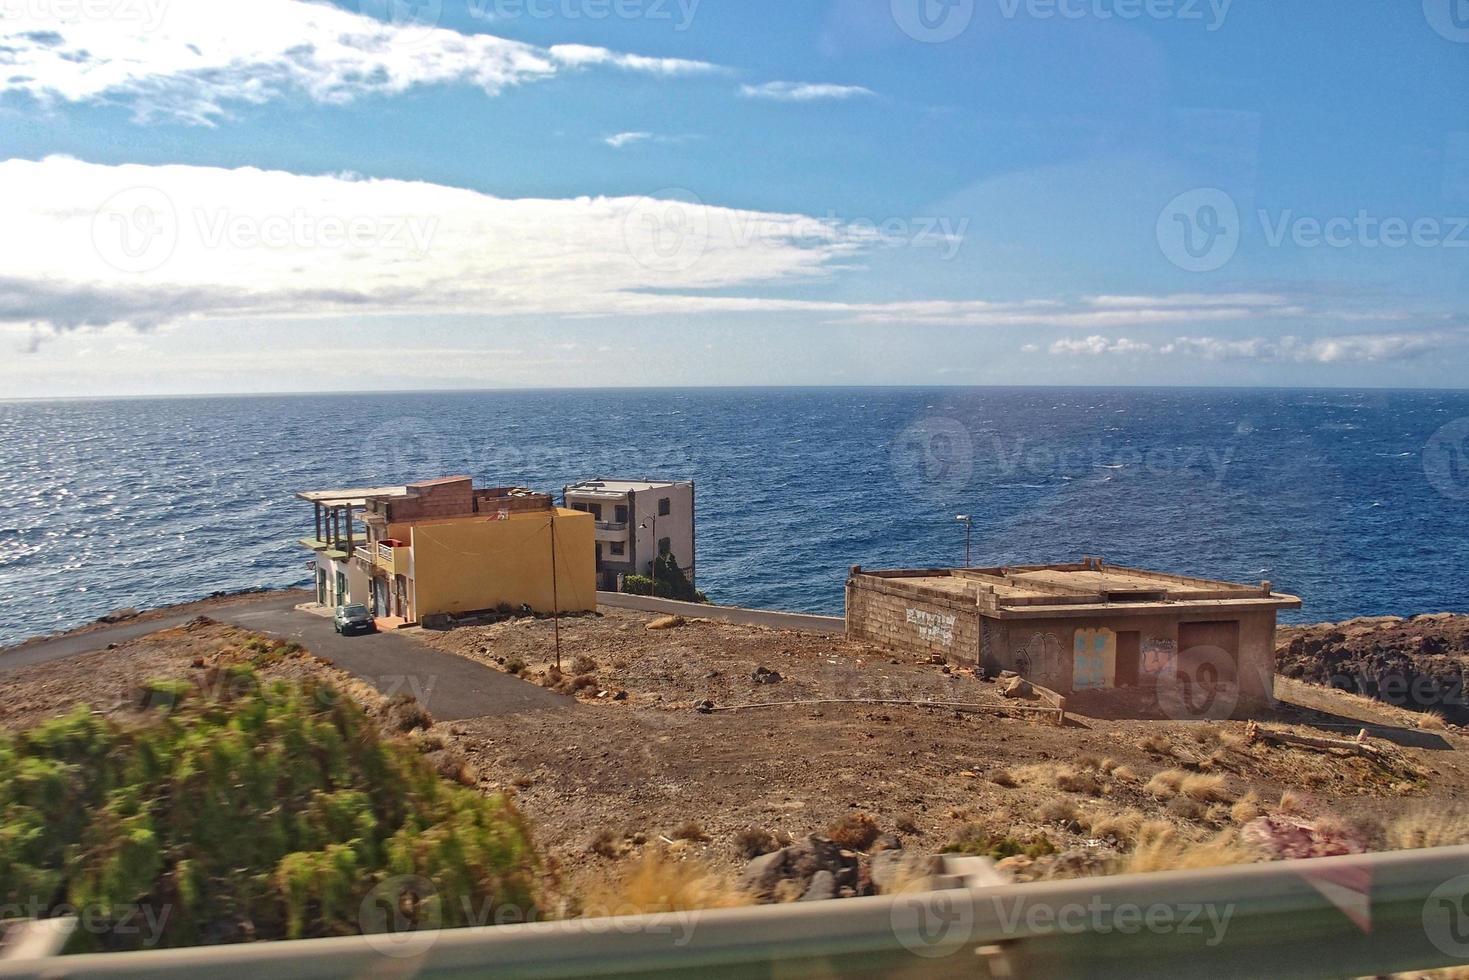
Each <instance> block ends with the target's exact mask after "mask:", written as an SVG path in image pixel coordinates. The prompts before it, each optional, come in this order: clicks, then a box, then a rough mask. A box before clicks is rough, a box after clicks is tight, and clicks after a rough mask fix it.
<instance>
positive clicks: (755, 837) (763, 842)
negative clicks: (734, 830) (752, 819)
mask: <svg viewBox="0 0 1469 980" xmlns="http://www.w3.org/2000/svg"><path fill="white" fill-rule="evenodd" d="M778 850H780V843H779V842H778V841H777V840H776V839H775V835H774V834H772V833H771V832H770V831H768V830H762V829H760V828H759V827H750V828H747V829H745V830H742V831H740V832H739V833H738V834H735V853H736V854H737V855H739V857H740V858H742V859H743V860H746V861H749V860H751V859H752V858H757V857H759V856H760V855H762V854H770V853H772V852H774V851H778Z"/></svg>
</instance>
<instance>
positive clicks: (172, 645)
mask: <svg viewBox="0 0 1469 980" xmlns="http://www.w3.org/2000/svg"><path fill="white" fill-rule="evenodd" d="M656 618H657V617H655V616H653V615H651V614H644V613H636V612H629V611H622V610H611V609H607V610H604V611H603V613H602V614H601V615H598V616H593V617H584V618H577V619H567V620H563V621H562V624H561V640H562V662H563V666H564V668H565V671H564V673H563V674H562V675H561V677H560V679H559V680H557V679H556V676H555V675H554V674H552V672H551V670H550V668H551V666H552V662H553V657H554V646H553V642H552V637H553V624H552V623H551V622H549V621H544V620H533V619H524V620H512V621H509V622H504V623H500V624H497V625H493V626H485V627H473V628H466V629H460V630H456V631H453V632H449V633H429V632H422V631H410V635H414V636H416V637H417V638H418V639H420V640H421V641H422V642H425V643H428V644H431V645H433V646H435V647H438V648H440V649H444V650H448V651H452V652H455V653H458V654H460V655H463V656H466V657H470V658H472V659H477V660H480V661H482V662H485V663H488V664H492V665H495V666H497V667H499V668H500V669H507V668H522V669H523V672H524V674H525V676H527V677H528V678H530V679H531V681H532V682H538V683H543V684H546V685H548V686H556V687H559V688H560V689H571V688H573V687H575V688H577V690H576V691H575V693H574V694H568V695H567V697H566V701H565V708H564V710H558V709H551V710H544V711H537V712H533V713H528V714H523V715H511V716H506V717H493V718H480V719H475V720H471V721H460V722H453V723H450V724H439V725H437V726H435V728H434V733H435V734H436V735H439V736H441V737H442V739H443V740H444V741H445V742H446V743H447V749H446V751H447V752H449V753H450V754H452V755H454V756H456V757H458V758H462V759H463V760H465V761H467V763H468V769H467V770H466V773H465V774H461V776H459V777H458V778H465V779H466V780H467V781H469V782H473V783H477V784H478V785H479V786H480V787H481V788H482V789H483V790H484V791H485V792H494V791H503V792H507V793H510V794H513V795H514V796H515V797H516V799H517V801H518V804H519V805H520V807H521V808H522V809H523V810H524V811H525V812H526V814H527V815H528V816H529V817H530V818H531V820H532V822H533V825H534V828H535V833H536V836H537V840H538V842H539V843H540V844H541V846H542V847H543V848H544V849H545V851H546V852H547V854H548V855H549V859H550V860H549V863H548V871H549V872H551V873H552V875H553V876H559V878H560V879H561V880H563V881H564V882H565V883H568V884H572V885H574V884H575V883H576V882H578V881H579V880H580V879H582V878H601V877H605V876H606V875H607V874H608V872H609V870H611V869H615V868H616V867H618V866H619V865H618V862H620V861H625V860H627V859H629V858H630V857H632V856H633V855H636V854H637V853H638V852H639V851H640V850H641V849H643V848H644V847H648V846H659V845H660V844H662V843H663V842H664V841H675V842H676V844H675V847H676V848H677V849H678V850H680V851H683V852H685V853H689V854H693V855H698V856H700V857H702V858H704V859H705V860H706V861H707V862H708V863H710V864H711V865H712V866H714V867H715V868H716V869H718V870H721V871H727V872H730V873H733V872H735V871H736V870H737V869H738V868H739V867H741V866H742V865H743V863H744V857H743V856H742V855H741V854H740V853H739V850H738V846H737V843H736V841H737V836H738V835H739V834H740V833H741V832H743V831H746V830H750V829H757V830H761V831H766V832H769V833H772V834H777V835H781V834H784V835H789V836H791V837H793V838H800V837H802V836H804V835H806V834H809V833H813V832H822V831H824V830H825V829H826V828H827V827H828V826H829V825H831V824H832V823H834V822H835V821H837V820H839V819H841V818H843V817H845V816H847V815H849V814H852V813H854V812H861V813H868V814H871V815H872V816H873V817H875V818H876V820H877V822H878V824H879V825H880V826H881V827H882V828H883V829H884V830H890V831H897V832H899V833H900V834H901V836H902V838H903V840H904V842H905V845H906V846H907V847H908V848H910V849H922V850H928V851H938V850H940V849H942V848H943V846H944V845H945V844H946V843H948V842H949V841H950V839H951V838H952V837H953V836H954V835H955V833H956V832H958V831H959V829H960V828H961V827H963V826H965V825H969V824H979V825H982V826H984V827H987V828H992V829H994V830H995V831H997V832H1002V833H1003V834H1005V835H1006V836H1013V837H1015V838H1017V839H1021V840H1030V839H1033V838H1035V837H1037V836H1039V835H1044V836H1045V837H1046V838H1047V839H1048V840H1050V841H1052V842H1053V843H1054V844H1055V846H1056V847H1057V848H1058V849H1062V850H1065V849H1068V848H1083V849H1087V848H1090V849H1096V850H1104V851H1105V850H1117V849H1121V848H1123V847H1125V841H1124V840H1121V839H1119V836H1124V837H1125V835H1111V834H1108V835H1105V836H1104V835H1103V833H1102V830H1101V828H1102V827H1103V826H1105V825H1106V823H1107V821H1108V820H1112V821H1113V822H1114V823H1115V822H1117V820H1121V821H1122V822H1124V823H1125V822H1126V821H1127V820H1133V821H1136V820H1138V819H1142V818H1144V817H1146V818H1162V819H1165V820H1169V821H1172V822H1173V823H1175V824H1177V825H1179V826H1180V827H1182V828H1185V830H1186V831H1188V832H1191V833H1197V834H1199V835H1203V834H1206V833H1209V832H1212V831H1216V830H1219V829H1223V828H1227V827H1231V826H1236V825H1238V824H1239V823H1240V822H1241V820H1242V816H1248V815H1249V814H1250V813H1252V812H1259V813H1270V812H1273V811H1276V810H1280V809H1288V810H1290V811H1291V812H1295V813H1299V814H1303V815H1305V816H1307V817H1326V816H1330V817H1333V818H1340V819H1341V820H1343V821H1346V822H1348V823H1350V824H1352V825H1353V826H1354V827H1358V828H1362V832H1363V833H1364V835H1366V836H1368V837H1371V836H1373V833H1374V830H1373V828H1378V827H1380V826H1382V825H1383V824H1385V823H1387V822H1389V821H1390V820H1391V819H1393V818H1394V817H1395V816H1397V815H1399V814H1402V813H1405V812H1409V811H1414V810H1424V809H1433V810H1438V811H1442V810H1445V809H1450V808H1452V807H1454V806H1455V805H1457V804H1458V803H1459V802H1460V801H1462V799H1463V798H1464V796H1465V793H1466V791H1469V769H1466V766H1465V761H1464V760H1465V756H1464V753H1463V749H1464V748H1465V747H1466V745H1469V741H1466V738H1465V735H1464V734H1463V733H1462V732H1461V731H1460V730H1459V729H1458V728H1456V727H1454V726H1452V725H1446V724H1444V723H1443V722H1442V721H1441V720H1438V719H1429V720H1427V721H1425V720H1424V716H1422V715H1419V714H1414V713H1410V712H1406V711H1402V710H1400V709H1396V708H1391V707H1388V706H1385V705H1381V704H1377V703H1375V702H1372V701H1369V700H1367V699H1364V698H1359V697H1354V696H1351V695H1346V694H1343V693H1340V692H1336V691H1332V690H1329V689H1326V688H1322V687H1316V686H1312V685H1308V684H1305V683H1302V682H1298V681H1292V680H1288V679H1282V680H1281V682H1280V685H1279V691H1278V694H1279V695H1280V698H1281V702H1282V703H1281V705H1280V708H1279V710H1278V711H1277V712H1275V713H1274V714H1273V715H1272V716H1271V717H1270V718H1267V719H1263V720H1264V721H1265V723H1266V724H1267V725H1268V726H1269V727H1272V728H1275V729H1279V730H1289V731H1293V732H1297V733H1302V734H1308V735H1314V736H1322V737H1334V738H1340V737H1343V736H1347V737H1350V736H1352V735H1355V733H1356V731H1357V730H1358V729H1359V728H1360V727H1362V726H1371V729H1372V732H1373V734H1374V736H1382V737H1381V738H1380V739H1377V738H1375V739H1374V742H1376V743H1377V744H1381V745H1383V746H1384V747H1385V748H1386V750H1387V756H1386V758H1385V761H1383V760H1371V759H1368V758H1363V757H1359V756H1356V755H1348V754H1341V753H1332V752H1322V751H1318V750H1315V749H1306V748H1287V747H1281V746H1276V745H1268V744H1263V743H1260V742H1255V743H1248V742H1247V741H1246V737H1245V733H1246V723H1245V722H1242V721H1229V722H1218V723H1210V722H1175V721H1157V720H1145V719H1128V718H1121V719H1116V718H1114V719H1104V718H1098V717H1092V716H1088V715H1086V714H1071V715H1070V716H1069V719H1068V723H1067V725H1066V727H1064V728H1062V727H1055V726H1054V725H1052V724H1049V723H1047V722H1046V721H1045V720H1043V718H1042V717H1041V716H1038V715H1024V714H1021V713H1019V712H1017V711H1016V710H1015V703H1014V702H1009V701H1006V700H1005V699H1004V698H1003V697H1001V696H1000V694H999V691H998V686H997V685H996V684H994V683H991V682H987V681H984V680H982V679H980V678H977V677H975V676H974V674H973V673H971V672H969V671H965V670H959V669H949V671H948V672H945V671H946V668H945V667H943V666H941V665H937V664H928V663H917V662H913V661H911V660H909V659H907V658H903V657H896V656H894V655H892V654H890V653H887V652H884V651H880V650H877V649H874V648H872V647H869V646H866V645H864V644H859V643H852V642H849V641H847V640H846V639H844V638H842V637H826V636H818V635H813V634H800V633H792V632H783V631H774V630H762V629H755V628H746V627H737V626H729V625H725V624H718V623H712V622H704V621H694V622H689V623H687V624H685V625H682V626H678V627H676V628H672V629H666V630H650V629H649V628H648V626H649V623H650V622H652V621H653V620H654V619H656ZM247 637H248V634H245V633H243V632H242V631H240V630H236V629H234V628H232V627H227V626H223V625H220V624H209V623H196V624H192V625H190V626H187V627H183V628H178V629H171V630H166V631H163V632H160V633H157V634H153V635H151V636H147V637H143V638H140V639H137V640H133V641H130V642H127V643H124V644H122V645H120V646H119V647H118V648H117V649H114V650H108V651H104V652H99V653H96V654H91V655H88V656H83V657H78V658H74V659H71V660H67V661H63V662H57V663H51V664H46V665H40V666H35V667H28V668H22V669H18V670H15V671H12V672H9V673H6V674H4V675H0V727H3V728H5V729H10V730H14V729H17V728H21V727H26V726H29V725H32V724H34V723H35V722H37V721H39V720H41V719H43V718H45V717H49V716H52V715H55V714H59V713H63V712H65V711H67V710H70V708H71V707H72V706H74V705H76V704H79V703H87V704H90V705H92V706H93V707H94V708H95V709H97V710H102V711H126V710H134V708H135V704H136V697H137V695H136V691H137V686H138V684H139V683H140V682H141V681H143V680H146V679H149V678H152V677H158V676H169V675H189V674H190V673H191V672H197V671H200V670H201V669H203V668H202V667H201V666H200V665H201V664H203V665H205V666H207V665H208V664H210V663H211V662H212V660H213V658H217V657H219V656H222V655H223V653H222V651H227V650H229V649H232V648H237V647H238V646H239V645H240V643H241V642H242V640H243V639H244V638H247ZM578 658H584V659H581V660H579V659H578ZM573 665H574V667H573ZM760 668H764V669H765V670H766V671H775V672H778V673H779V674H780V679H779V681H778V682H774V683H757V681H756V680H755V679H754V676H753V675H754V673H755V672H756V671H757V670H758V669H760ZM264 669H265V672H266V673H267V674H269V675H272V676H293V675H297V676H299V675H300V674H302V673H307V672H309V673H312V674H315V675H318V676H321V677H323V678H324V679H328V680H331V681H333V682H335V683H337V684H339V685H341V686H342V687H343V688H344V689H346V690H347V691H348V692H349V693H350V694H352V696H354V697H357V698H358V699H359V700H362V701H363V703H364V704H366V705H368V706H369V707H370V709H371V708H381V698H380V697H379V696H378V695H377V694H376V693H375V692H373V691H371V690H370V689H368V688H367V687H366V686H365V685H363V684H361V683H359V682H357V681H355V680H354V679H351V678H349V677H347V676H346V675H344V674H342V673H341V672H340V671H339V670H337V669H335V668H333V667H330V666H329V665H326V664H324V663H322V662H320V661H317V660H316V659H315V658H314V657H311V656H309V655H305V654H303V655H297V656H292V657H288V658H284V659H283V660H281V661H280V662H273V663H271V664H269V665H267V666H266V667H265V668H264ZM578 677H583V678H586V679H585V680H576V678H578ZM624 694H625V697H622V698H621V699H619V698H620V696H622V695H624ZM818 698H839V699H906V700H941V701H945V702H960V703H964V704H967V705H973V706H976V709H978V710H977V711H976V712H958V713H956V711H954V710H953V709H948V708H944V709H941V708H935V707H911V706H899V705H875V704H823V705H819V706H813V705H785V706H773V707H766V708H759V709H754V710H744V711H728V712H726V711H715V712H714V713H708V714H704V713H699V712H698V711H696V710H695V705H696V703H699V702H703V701H705V700H706V699H707V700H710V701H712V702H714V704H715V706H716V708H722V707H729V706H737V705H746V704H756V703H762V704H773V703H775V702H786V701H806V700H814V699H818ZM1425 724H1426V725H1431V726H1433V727H1427V728H1425V727H1417V726H1419V725H1425ZM1159 773H1165V774H1167V773H1172V774H1174V777H1173V781H1174V782H1177V779H1178V778H1180V777H1181V776H1183V775H1198V776H1217V777H1220V778H1219V780H1218V781H1217V784H1218V785H1217V786H1216V787H1215V788H1214V790H1212V791H1211V792H1209V793H1208V794H1207V795H1205V796H1204V797H1202V798H1197V799H1196V798H1194V797H1192V796H1190V795H1188V794H1185V793H1180V792H1176V791H1174V790H1169V789H1168V787H1167V785H1166V784H1167V783H1168V779H1167V778H1164V779H1163V780H1161V782H1160V781H1159V780H1154V777H1155V776H1156V775H1157V774H1159ZM1160 786H1161V788H1160ZM1283 794H1285V795H1286V796H1287V803H1286V804H1284V805H1282V804H1281V802H1280V801H1281V799H1282V795H1283ZM1235 804H1240V805H1239V806H1236V805H1235Z"/></svg>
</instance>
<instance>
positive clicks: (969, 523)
mask: <svg viewBox="0 0 1469 980" xmlns="http://www.w3.org/2000/svg"><path fill="white" fill-rule="evenodd" d="M954 520H956V521H959V522H960V523H962V524H963V525H964V567H965V568H969V567H970V566H971V565H972V564H973V561H972V560H971V559H970V551H969V541H970V537H971V536H972V535H973V533H974V518H972V517H970V516H969V515H968V514H960V515H959V516H958V517H956V518H954Z"/></svg>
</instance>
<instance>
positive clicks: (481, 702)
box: [0, 596, 575, 721]
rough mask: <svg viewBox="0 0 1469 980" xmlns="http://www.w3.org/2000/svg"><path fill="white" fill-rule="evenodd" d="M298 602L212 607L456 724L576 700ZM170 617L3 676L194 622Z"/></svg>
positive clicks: (122, 628)
mask: <svg viewBox="0 0 1469 980" xmlns="http://www.w3.org/2000/svg"><path fill="white" fill-rule="evenodd" d="M298 601H299V600H298V597H296V596H290V597H282V596H270V597H264V598H262V599H260V600H259V601H258V602H242V603H237V604H235V605H231V606H226V607H222V608H219V609H215V610H209V611H207V612H206V614H207V615H208V616H209V617H210V618H211V619H215V620H218V621H219V622H222V623H229V624H231V625H234V626H240V627H243V628H244V629H249V630H255V631H256V632H259V633H265V634H267V635H270V636H274V637H278V638H280V639H283V640H295V641H296V642H297V643H300V644H301V645H302V646H304V647H305V648H306V649H308V650H310V651H311V652H312V653H314V654H316V655H317V656H319V657H325V658H326V659H328V660H330V661H332V662H333V663H334V664H336V665H337V666H338V667H340V668H341V669H343V670H345V671H347V672H349V673H351V674H355V675H356V676H357V677H359V678H361V679H362V680H364V681H366V682H367V683H369V684H371V685H372V686H373V687H375V688H377V690H379V691H381V692H382V693H383V694H386V695H388V696H393V695H397V694H405V693H406V694H411V695H413V696H414V697H416V698H418V700H419V701H420V702H421V703H422V704H423V706H424V707H426V708H427V709H428V710H429V713H430V714H432V715H433V716H434V718H435V719H437V720H438V721H459V720H462V719H465V718H482V717H486V716H489V715H509V714H516V713H518V712H522V711H545V710H554V709H560V710H569V709H571V708H573V707H574V706H575V702H574V701H573V700H572V699H570V698H567V697H565V696H563V695H560V694H555V693H552V692H551V691H547V690H546V689H544V688H541V687H537V686H536V685H534V684H530V683H528V682H526V681H523V680H520V679H519V678H517V677H511V676H510V675H509V674H506V673H503V672H501V671H498V670H494V669H492V668H490V667H486V666H484V665H483V664H480V663H476V662H475V661H473V660H469V659H467V658H465V657H459V656H455V655H454V654H452V653H444V652H443V651H440V650H435V649H433V648H432V647H429V646H427V645H425V644H422V643H419V642H417V641H415V640H412V639H409V638H408V637H406V636H403V635H400V634H397V633H379V634H376V635H373V636H359V637H344V636H338V635H337V632H336V630H334V629H333V628H332V621H331V620H330V619H327V618H325V617H322V616H313V615H312V614H310V613H305V612H300V611H298V610H297V609H296V608H295V606H296V603H297V602H298ZM194 615H195V614H190V615H187V616H171V617H164V618H162V619H152V620H147V621H145V622H136V623H119V624H118V625H116V626H109V627H106V628H104V629H99V630H94V631H92V632H90V633H82V634H77V635H73V636H59V637H57V638H55V639H54V640H43V641H41V642H39V643H32V644H30V645H29V646H26V647H24V648H22V649H19V650H14V651H11V652H9V653H0V673H4V672H5V671H9V670H16V669H18V668H21V667H30V666H34V665H35V664H44V663H50V662H52V661H55V660H63V659H66V658H68V657H75V656H79V655H81V654H84V653H95V652H96V651H98V650H104V649H106V648H107V644H109V643H123V642H126V641H128V640H133V639H137V638H138V637H140V636H146V635H148V634H149V633H155V632H157V631H159V630H165V629H172V628H173V627H176V626H182V625H183V624H184V623H187V622H189V621H190V620H191V619H193V618H194Z"/></svg>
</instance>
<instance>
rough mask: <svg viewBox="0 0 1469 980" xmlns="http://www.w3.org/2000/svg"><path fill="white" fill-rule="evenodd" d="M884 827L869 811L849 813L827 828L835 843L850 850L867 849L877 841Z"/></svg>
mask: <svg viewBox="0 0 1469 980" xmlns="http://www.w3.org/2000/svg"><path fill="white" fill-rule="evenodd" d="M881 835H882V828H881V827H879V826H878V825H877V821H876V820H875V819H873V817H872V815H871V814H869V813H849V814H847V815H846V816H845V817H842V819H840V820H838V821H837V822H836V823H834V824H832V825H831V826H830V827H828V828H827V831H826V836H827V837H829V838H831V841H832V843H833V844H836V845H837V846H838V847H844V848H846V849H847V850H849V851H865V850H867V849H868V848H869V847H871V846H872V845H873V844H874V843H876V842H877V838H878V837H880V836H881Z"/></svg>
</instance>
